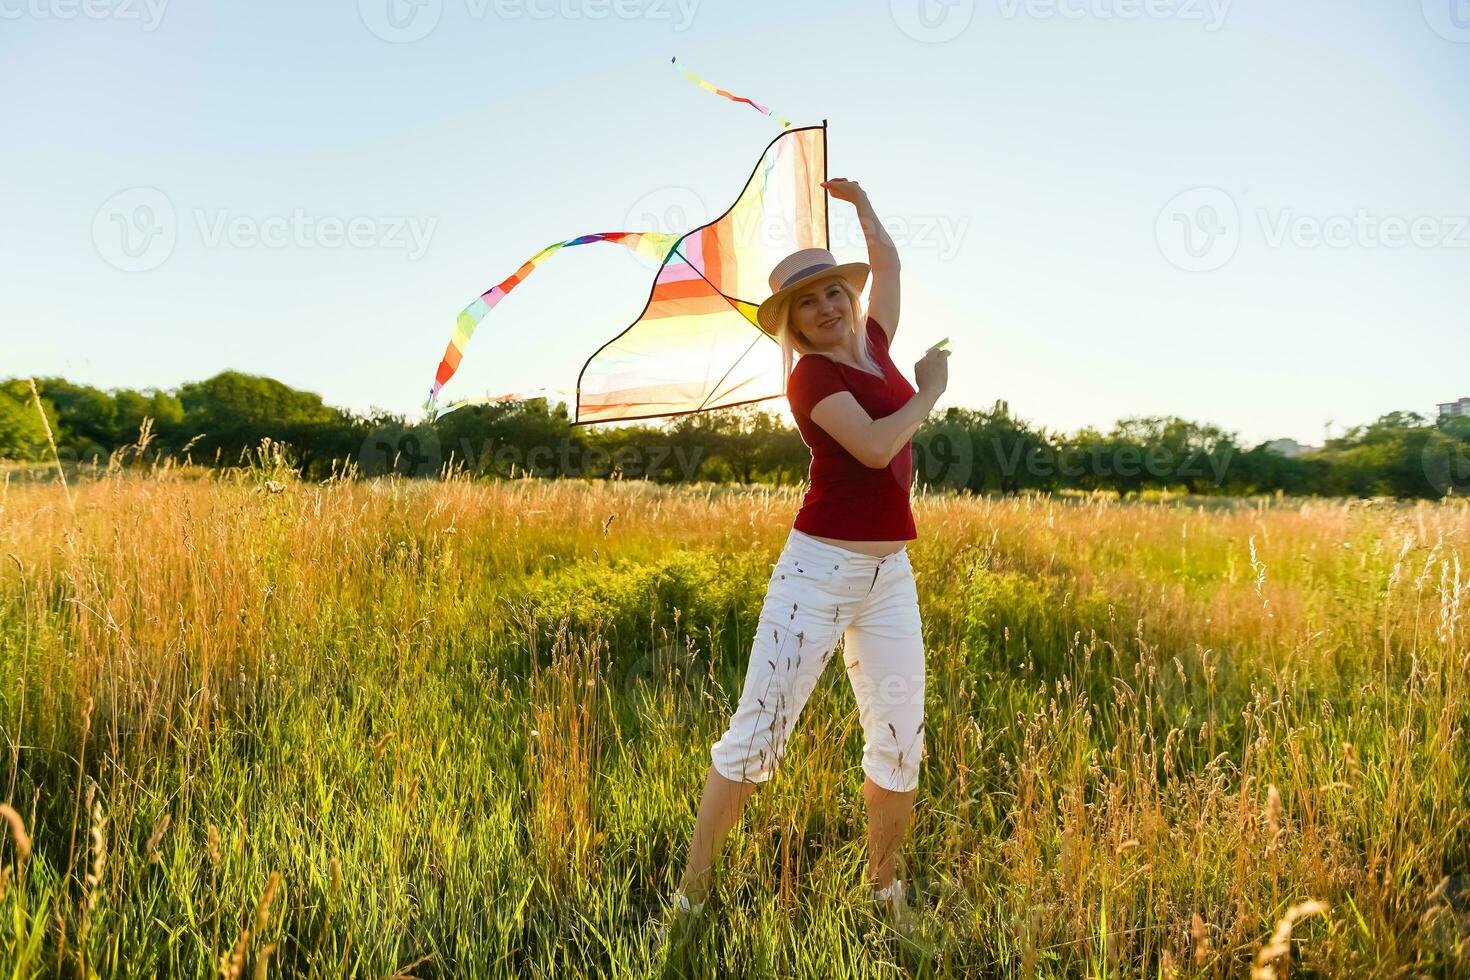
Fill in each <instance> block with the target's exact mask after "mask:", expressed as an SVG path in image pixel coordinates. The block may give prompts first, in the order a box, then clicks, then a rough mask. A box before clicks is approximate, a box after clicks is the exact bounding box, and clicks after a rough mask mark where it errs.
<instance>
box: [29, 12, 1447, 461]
mask: <svg viewBox="0 0 1470 980" xmlns="http://www.w3.org/2000/svg"><path fill="white" fill-rule="evenodd" d="M390 3H391V4H394V5H395V6H394V7H392V8H390V7H389V6H388V5H389V4H390ZM920 4H922V6H920ZM390 14H393V15H394V17H393V18H390V16H389V15H390ZM599 15H601V16H599ZM395 18H396V19H395ZM417 34H423V35H424V36H422V37H418V38H417V39H414V37H415V35H417ZM385 37H386V39H385ZM671 55H678V56H679V58H680V60H681V61H682V62H684V63H686V64H688V65H689V66H690V67H692V68H694V69H695V70H696V71H698V72H700V73H701V74H703V75H704V76H705V77H707V78H709V79H710V80H711V81H713V82H714V83H715V84H717V85H720V86H723V87H725V88H728V89H731V90H733V91H735V92H739V93H741V94H744V95H748V96H750V97H752V98H755V99H757V100H759V101H764V102H767V103H769V104H770V105H772V106H774V107H776V108H777V109H778V110H779V111H781V112H782V113H784V114H785V115H787V116H789V117H790V118H792V119H793V120H794V121H796V122H797V123H798V124H804V123H816V122H820V120H821V119H823V118H824V117H825V118H827V119H828V120H829V123H830V126H831V130H830V137H829V138H830V152H831V165H830V171H831V173H832V174H833V175H834V176H847V177H852V178H856V179H858V180H860V181H861V182H862V183H863V185H864V186H865V187H866V188H867V189H868V192H869V195H870V196H871V198H872V200H873V202H874V205H875V207H876V208H877V210H878V212H879V214H880V215H881V216H882V217H884V218H885V220H887V221H889V222H890V223H891V224H892V225H893V227H894V231H895V238H897V239H898V240H899V244H900V246H901V248H902V249H903V259H904V312H903V319H902V322H901V325H900V328H899V333H898V341H897V343H896V345H895V356H896V359H897V360H898V361H899V363H900V365H902V366H904V367H905V369H906V370H909V369H910V365H911V364H912V362H913V361H914V360H915V359H916V358H917V356H918V355H919V354H920V353H921V352H922V350H923V349H924V347H926V346H927V345H928V344H929V343H932V342H933V341H935V340H937V339H939V338H940V337H943V336H949V337H950V338H951V341H952V342H951V347H952V349H953V351H954V354H953V359H952V361H951V381H950V389H949V392H948V394H947V396H946V398H945V400H944V401H943V402H941V406H942V405H945V404H957V405H969V406H976V407H980V406H987V405H989V404H990V403H991V402H992V401H994V400H995V399H997V398H1005V399H1008V400H1009V401H1010V402H1011V404H1012V406H1013V407H1014V409H1015V410H1016V411H1017V412H1019V413H1020V414H1021V415H1023V416H1025V417H1027V418H1029V419H1032V420H1033V421H1035V422H1037V423H1039V424H1042V425H1045V426H1048V427H1051V428H1060V429H1073V428H1076V427H1079V426H1082V425H1098V426H1106V425H1107V424H1109V423H1110V422H1111V421H1112V420H1114V419H1116V418H1118V417H1121V416H1125V415H1133V414H1164V413H1169V414H1178V415H1183V416H1186V417H1189V418H1194V419H1199V420H1203V421H1211V422H1215V423H1217V424H1220V425H1222V426H1224V427H1226V428H1228V429H1233V430H1236V431H1239V432H1240V433H1241V434H1242V435H1243V436H1244V437H1245V438H1246V439H1247V440H1257V439H1263V438H1269V437H1274V436H1278V435H1285V436H1293V437H1295V438H1298V439H1301V440H1302V441H1310V442H1320V440H1321V436H1322V429H1323V423H1324V421H1326V420H1327V419H1334V420H1336V421H1337V422H1338V423H1340V424H1342V423H1355V422H1364V421H1368V420H1370V419H1372V418H1374V417H1376V416H1377V415H1379V414H1381V413H1382V412H1385V411H1389V410H1393V409H1416V410H1419V411H1423V412H1432V411H1433V408H1434V405H1435V403H1436V402H1439V401H1448V400H1451V399H1452V398H1455V397H1458V396H1460V395H1466V394H1470V368H1467V365H1470V329H1467V317H1466V310H1467V307H1470V274H1467V273H1470V227H1467V226H1466V223H1467V219H1466V217H1465V216H1470V180H1467V177H1466V175H1467V173H1470V112H1467V104H1466V101H1465V95H1466V92H1467V91H1470V2H1467V0H1423V2H1422V3H1421V2H1420V0H1396V2H1392V3H1389V2H1383V0H1375V2H1370V0H1334V2H1330V3H1329V2H1326V0H1312V2H1305V0H1286V2H1283V0H1235V2H1227V0H1050V2H1049V0H974V2H968V0H948V2H940V0H893V2H891V3H890V2H889V0H873V2H864V3H829V2H822V3H817V2H809V3H803V4H800V5H799V6H798V5H793V4H776V3H751V2H744V3H734V2H716V0H617V2H616V3H615V2H613V0H498V2H494V0H420V5H419V6H413V5H411V4H410V3H408V2H407V0H360V2H359V0H331V2H325V0H318V2H313V3H309V4H308V3H301V2H285V0H253V2H251V3H233V4H226V3H222V2H202V0H194V2H184V0H173V2H169V0H0V88H3V91H4V92H5V93H6V98H5V99H4V101H3V103H0V131H3V133H4V139H3V144H0V172H3V174H4V177H5V179H4V180H3V181H0V214H3V216H4V221H3V225H0V269H3V273H0V338H3V348H0V376H10V375H25V374H30V373H36V374H62V375H65V376H67V377H69V378H72V379H74V380H77V381H84V382H89V383H92V384H96V385H100V386H104V387H114V386H132V387H143V386H160V387H172V386H174V385H177V384H179V383H181V382H185V381H190V380H197V379H200V378H204V377H207V376H209V375H211V374H213V373H215V372H217V371H219V370H222V369H225V368H235V369H239V370H243V371H249V372H255V373H262V374H269V375H272V376H274V377H277V378H280V379H281V380H283V381H286V382H287V383H289V384H292V385H295V386H298V387H302V388H307V389H310V390H313V391H316V392H319V393H320V394H321V395H322V396H323V397H325V398H326V399H327V400H328V401H329V402H332V403H334V404H339V405H343V406H347V407H351V408H356V409H367V408H369V407H373V406H376V407H381V408H386V409H391V410H394V411H401V412H415V411H417V407H418V405H419V404H420V402H421V401H422V400H423V397H424V395H425V393H426V391H427V388H428V386H429V383H430V381H431V380H432V376H433V373H434V369H435V366H436V365H437V363H438V360H439V356H440V354H441V353H442V351H443V348H444V345H445V343H446V341H447V340H448V337H449V332H450V328H451V326H452V324H453V321H454V317H455V315H456V314H457V313H458V311H459V310H460V309H461V308H462V307H463V306H464V305H465V304H466V303H467V302H469V301H470V300H471V299H473V298H474V297H475V296H476V295H477V294H478V293H479V292H481V291H482V290H484V289H486V288H488V287H489V286H490V285H492V284H494V283H495V282H497V281H498V280H500V279H501V278H503V277H504V276H506V275H508V274H509V273H510V272H512V271H513V270H514V269H515V267H516V266H517V265H518V264H519V263H520V262H521V261H523V260H524V259H525V258H527V257H528V256H530V255H531V254H532V253H533V252H535V251H536V250H537V249H539V248H540V247H542V246H544V245H546V244H549V243H550V242H553V241H557V240H559V239H562V238H567V237H571V236H573V235H577V234H583V233H587V232H593V231H611V230H625V229H627V230H636V229H638V228H641V227H647V226H649V225H650V224H664V225H668V224H679V223H681V222H687V223H689V224H696V223H699V221H701V220H703V219H704V218H705V217H712V216H714V215H716V214H718V213H720V212H721V211H723V210H724V209H725V207H726V206H727V205H728V204H729V203H730V201H731V200H732V199H733V196H734V195H735V194H736V193H737V192H738V190H739V189H740V186H741V184H742V182H743V181H744V179H745V178H746V176H747V175H748V173H749V171H750V169H751V167H752V166H753V164H754V162H755V160H756V157H757V156H758V155H759V153H760V151H761V149H762V148H763V147H764V146H765V144H766V143H767V142H768V141H769V140H770V139H771V138H772V137H773V136H774V135H776V133H777V132H779V128H778V127H777V125H776V124H774V123H772V122H771V121H770V120H768V119H766V118H764V117H762V116H761V115H759V114H757V113H756V112H754V111H752V110H750V109H748V108H746V107H744V106H738V105H734V104H731V103H727V102H725V101H723V100H720V99H717V98H715V97H713V96H711V95H708V94H706V93H703V92H701V91H699V90H698V89H697V88H695V87H694V86H693V85H690V84H689V83H688V82H687V81H684V80H682V79H681V78H680V77H679V76H678V75H677V74H676V73H675V72H674V71H673V70H672V69H671V67H670V66H669V63H668V62H669V57H670V56H671ZM140 188H141V190H140ZM1201 188H1203V189H1204V190H1200V189H1201ZM159 194H161V195H162V197H160V196H159ZM119 195H121V196H119ZM1180 195H1183V196H1182V197H1181V196H1180ZM160 202H161V203H160ZM140 205H147V206H152V207H154V212H153V214H154V218H155V219H156V220H155V221H154V222H153V224H152V225H151V226H150V227H154V228H165V229H166V228H168V227H172V228H173V229H174V231H173V234H172V236H170V235H168V234H164V235H161V236H155V237H153V238H151V239H148V238H140V237H137V226H135V227H134V228H133V229H131V230H129V229H128V228H126V227H125V226H124V225H122V224H119V223H118V222H120V221H127V220H132V221H135V222H136V221H146V220H147V218H148V212H147V211H139V207H140ZM843 207H844V206H843V205H840V204H838V205H834V223H833V231H834V233H835V235H836V236H837V241H836V243H835V250H836V251H837V252H838V253H839V256H845V257H848V258H857V257H860V254H861V253H860V247H859V245H858V243H857V241H856V240H855V239H853V238H852V236H851V235H850V234H849V233H850V231H851V230H852V226H851V224H850V222H849V221H848V215H847V214H844V213H842V211H841V209H842V208H843ZM1211 209H1213V210H1211ZM169 213H171V214H172V217H173V222H172V224H171V225H169V224H167V219H168V217H169ZM351 219H366V220H365V221H364V222H362V223H360V225H359V226H358V227H356V228H355V229H354V231H353V236H352V237H353V239H354V240H349V241H342V240H339V239H341V238H343V237H344V236H343V229H342V226H344V225H345V224H346V223H347V222H348V221H350V220H351ZM334 222H335V223H337V225H338V227H336V228H334V227H333V224H334ZM1396 223H1397V224H1396ZM293 224H294V226H295V227H294V228H293ZM1212 229H1216V230H1218V231H1219V232H1220V233H1219V234H1216V235H1214V236H1213V237H1211V230H1212ZM666 230H668V229H667V228H666ZM680 230H683V229H682V228H681V229H680ZM125 232H126V233H127V234H128V235H130V236H132V237H129V238H127V239H125V238H124V237H123V236H124V233H125ZM1317 233H1321V235H1318V237H1313V236H1314V234H1317ZM1186 234H1188V235H1189V236H1190V238H1189V239H1188V240H1186V238H1185V236H1186ZM334 235H335V236H336V237H333V236H334ZM1322 235H1325V236H1326V237H1328V238H1329V239H1331V240H1332V242H1333V244H1324V243H1323V242H1322V241H1320V237H1321V236H1322ZM262 236H264V237H265V238H266V239H269V242H262V241H261V240H260V238H261V237H262ZM1283 236H1284V237H1283ZM1399 238H1404V239H1409V241H1408V242H1407V243H1405V244H1401V245H1399V246H1397V247H1394V246H1392V244H1391V243H1392V242H1394V241H1395V240H1397V239H1399ZM1385 239H1386V240H1387V241H1388V242H1389V243H1390V244H1384V242H1385ZM1416 240H1417V241H1416ZM129 243H131V246H132V253H131V254H130V253H129V252H128V251H127V250H125V249H124V246H125V245H128V244H129ZM145 244H146V245H147V247H146V248H145V247H143V246H144V245H145ZM170 245H171V249H170ZM128 268H135V269H136V270H137V271H124V270H125V269H128ZM648 284H649V277H648V274H647V272H646V271H644V270H643V269H642V268H641V267H640V266H639V265H638V262H637V260H636V259H634V258H633V257H631V256H629V255H628V254H626V253H624V252H623V251H622V250H620V249H618V248H616V247H614V246H597V245H593V246H587V247H585V248H581V249H574V250H570V251H567V252H564V253H562V254H561V255H559V256H557V257H556V258H555V259H554V260H553V261H552V262H551V263H549V264H547V265H545V266H543V267H542V269H541V270H540V271H538V273H537V274H536V276H535V277H534V278H532V279H531V280H530V281H529V282H528V283H527V284H526V285H525V286H523V287H522V288H521V289H520V290H518V291H517V292H516V293H515V294H514V295H513V296H512V297H510V298H509V299H508V300H507V301H506V302H505V303H503V304H502V305H501V306H500V307H499V308H497V309H496V310H495V311H494V312H493V313H492V314H491V315H490V317H489V318H488V319H487V320H486V322H485V324H484V326H483V327H482V328H481V330H480V332H479V334H478V335H477V336H476V337H475V338H474V342H473V343H472V345H471V347H470V350H469V353H468V356H467V357H466V360H465V364H464V367H463V368H462V370H461V372H460V375H459V376H458V377H457V378H456V379H455V380H454V382H453V383H452V384H451V386H450V388H449V390H448V391H447V392H446V394H447V395H448V396H450V397H459V396H463V395H470V394H475V393H477V392H484V391H493V392H503V391H508V390H516V389H520V388H525V387H531V386H535V385H547V386H552V387H565V388H571V387H572V386H573V384H574V383H575V379H576V373H577V370H578V369H579V368H580V367H581V365H582V362H583V360H584V359H585V357H586V356H587V354H589V353H590V352H591V351H592V350H593V349H594V348H595V347H596V346H597V345H598V344H599V343H601V342H602V341H603V340H605V339H607V338H608V337H610V336H611V335H612V334H614V333H616V332H617V331H618V330H620V329H621V328H622V327H623V326H624V325H625V324H626V323H627V322H628V321H629V320H630V319H631V318H632V317H633V316H635V315H636V314H637V313H638V311H639V310H640V309H641V308H642V304H643V301H644V299H645V298H646V295H647V290H648ZM771 405H772V407H777V406H779V405H780V403H779V402H773V403H771Z"/></svg>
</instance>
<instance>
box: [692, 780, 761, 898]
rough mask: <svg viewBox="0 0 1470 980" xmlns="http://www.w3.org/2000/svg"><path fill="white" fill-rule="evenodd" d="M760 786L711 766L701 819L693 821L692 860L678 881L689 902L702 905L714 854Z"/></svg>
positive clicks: (705, 783) (701, 809)
mask: <svg viewBox="0 0 1470 980" xmlns="http://www.w3.org/2000/svg"><path fill="white" fill-rule="evenodd" d="M757 785H758V784H756V783H737V782H735V781H734V780H730V779H726V778H725V777H724V776H721V775H720V774H719V772H717V771H716V770H715V767H714V766H710V767H709V774H708V775H706V776H705V777H704V796H703V797H702V798H701V799H700V801H699V816H698V817H696V818H695V820H694V836H693V838H692V839H691V840H690V841H689V861H688V863H687V864H685V866H684V877H683V878H681V879H680V881H679V890H680V891H681V892H683V893H684V895H685V897H686V898H688V899H689V901H691V902H694V903H696V904H697V903H700V902H703V901H704V900H705V897H706V896H707V895H708V894H709V871H710V867H711V866H712V865H713V864H714V860H715V852H716V851H718V850H719V849H720V843H721V842H722V841H723V840H724V839H725V835H726V834H728V833H729V832H730V828H731V827H734V826H735V821H736V820H738V819H739V818H740V810H741V808H742V807H743V806H744V805H745V801H746V800H748V799H750V794H751V793H753V792H755V788H756V786H757Z"/></svg>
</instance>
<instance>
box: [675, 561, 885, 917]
mask: <svg viewBox="0 0 1470 980" xmlns="http://www.w3.org/2000/svg"><path fill="white" fill-rule="evenodd" d="M834 550H835V549H826V550H823V549H822V548H821V547H817V548H813V547H811V546H810V545H809V544H805V543H802V542H797V543H795V544H792V543H788V545H787V547H786V549H785V550H784V551H783V552H782V555H781V558H780V560H779V561H778V562H777V564H776V568H775V570H774V571H773V572H772V574H771V581H770V584H769V586H768V587H767V589H766V598H765V602H764V604H763V605H762V607H761V614H760V617H759V619H758V623H757V626H756V634H755V637H754V639H753V642H752V644H751V651H750V660H749V662H748V663H747V665H746V672H745V682H744V685H743V686H742V689H741V692H740V701H739V703H738V704H737V705H736V708H735V712H734V714H733V715H731V718H730V724H729V726H728V727H727V728H726V730H725V733H724V734H723V735H722V736H721V737H720V739H719V741H717V742H716V743H715V744H714V746H713V747H712V748H711V749H710V761H711V765H710V769H709V772H708V774H707V775H706V776H705V782H704V795H703V798H702V799H701V800H700V803H699V815H698V817H696V818H695V823H694V834H693V837H692V838H691V840H690V842H689V860H688V864H687V865H686V867H685V870H684V876H683V879H682V883H681V890H682V891H683V893H684V895H685V897H686V898H688V899H689V900H690V901H691V902H695V903H698V902H702V901H704V899H705V896H706V895H707V894H708V891H709V870H710V867H711V866H712V865H713V863H714V856H715V853H716V852H717V851H718V850H719V847H720V844H721V842H722V841H723V840H724V838H725V835H726V834H727V833H729V831H730V828H732V827H733V826H735V822H736V821H737V820H738V819H739V817H740V810H741V807H742V806H743V805H744V803H745V801H746V800H747V799H749V798H750V795H751V793H752V792H754V790H755V787H756V785H758V784H759V783H762V782H764V781H765V780H767V779H770V778H771V776H772V775H774V774H775V771H776V769H777V767H778V766H779V765H780V764H781V760H782V758H783V757H784V756H785V754H786V746H787V741H788V739H789V738H790V735H791V732H792V730H793V729H794V728H795V726H796V722H797V719H798V718H799V717H800V716H801V711H802V708H803V707H805V705H806V702H807V699H808V698H809V697H810V696H811V693H812V690H813V689H814V688H815V687H816V686H817V682H818V680H819V679H820V678H821V675H822V669H823V668H824V667H825V666H826V665H827V661H828V660H829V659H830V658H831V656H832V653H833V645H834V644H835V643H836V641H837V638H838V637H839V636H840V635H841V633H842V629H843V627H844V625H845V624H846V622H847V621H849V620H850V619H851V618H852V613H851V612H850V611H848V612H844V610H843V608H842V607H843V605H848V606H849V608H851V607H853V606H856V604H857V603H856V599H855V596H856V587H855V586H856V584H857V578H859V577H860V575H859V576H856V577H855V576H854V575H852V574H849V573H848V572H845V571H844V567H843V562H842V561H841V559H840V558H834V557H832V556H831V554H830V552H831V551H834Z"/></svg>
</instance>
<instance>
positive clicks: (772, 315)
mask: <svg viewBox="0 0 1470 980" xmlns="http://www.w3.org/2000/svg"><path fill="white" fill-rule="evenodd" d="M871 271H872V269H871V267H870V266H869V265H868V263H866V262H843V263H841V264H839V265H834V266H829V267H828V268H825V269H818V270H817V271H816V272H813V273H812V274H811V275H809V276H803V277H801V278H800V279H798V280H796V281H795V282H789V283H787V284H786V285H785V286H782V287H781V288H780V289H778V290H776V291H775V292H774V293H772V294H771V295H770V297H769V298H768V299H767V300H766V301H765V302H764V303H762V304H761V305H760V306H759V307H758V308H757V309H756V311H755V318H756V321H757V322H758V323H759V324H760V328H761V329H762V330H764V331H765V332H766V333H768V334H773V335H774V334H775V333H776V331H777V330H779V329H781V322H780V314H781V304H782V303H784V302H786V300H788V299H789V298H791V296H792V295H793V294H794V293H797V292H799V291H801V290H802V289H805V288H806V287H807V286H810V285H811V284H812V283H814V282H816V281H818V280H820V279H828V278H830V277H832V276H840V277H841V278H843V279H846V280H847V281H848V282H850V283H852V286H853V288H854V289H856V290H857V291H858V292H862V291H863V288H864V287H865V286H867V284H868V273H869V272H871Z"/></svg>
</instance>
